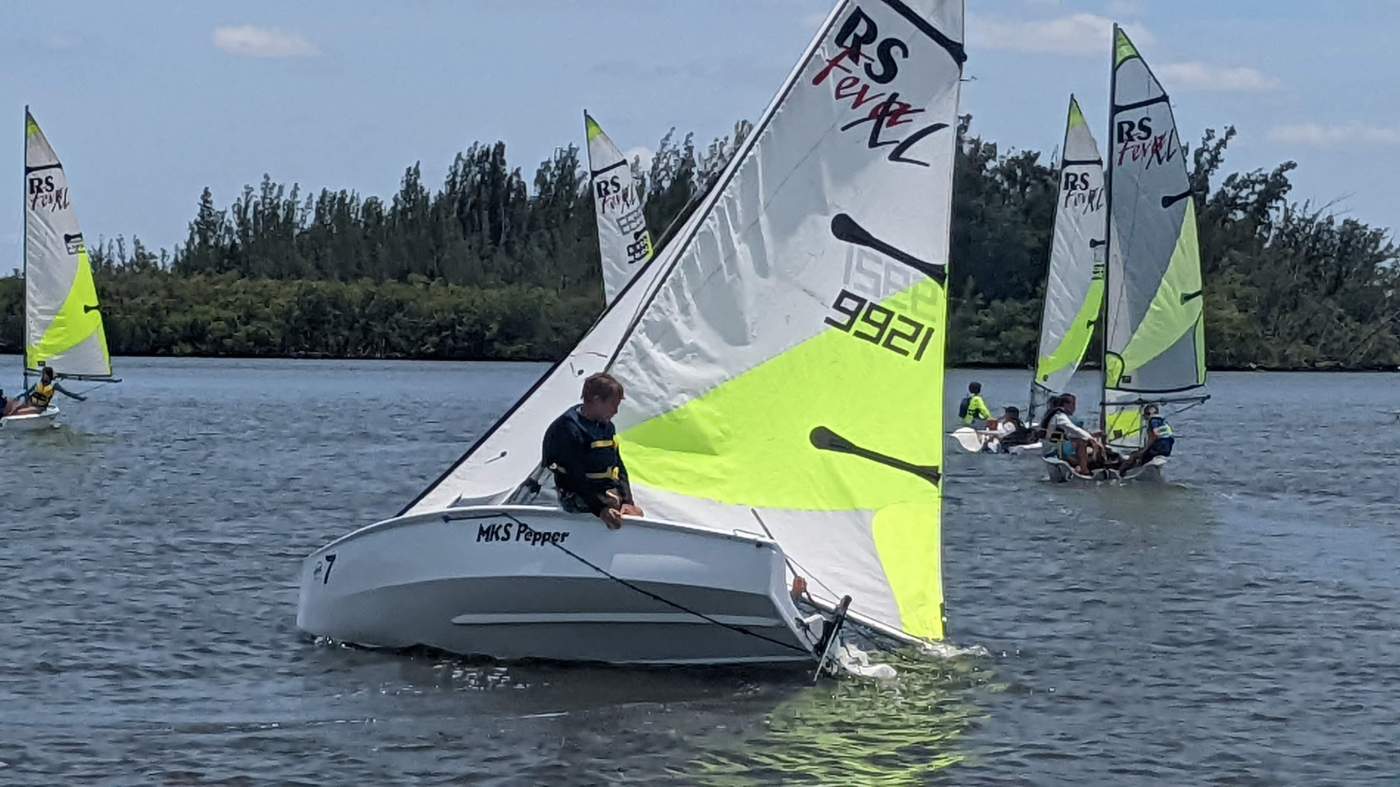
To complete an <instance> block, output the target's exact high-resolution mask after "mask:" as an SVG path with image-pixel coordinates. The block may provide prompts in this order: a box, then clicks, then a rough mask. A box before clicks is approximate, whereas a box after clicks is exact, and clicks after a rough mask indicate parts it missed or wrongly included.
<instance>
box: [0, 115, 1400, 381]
mask: <svg viewBox="0 0 1400 787" xmlns="http://www.w3.org/2000/svg"><path fill="white" fill-rule="evenodd" d="M970 122H971V121H970V118H964V119H963V123H962V126H961V128H960V133H961V145H960V151H959V155H958V159H957V165H956V166H957V176H956V178H955V181H954V183H955V186H954V205H953V233H952V254H951V260H952V265H951V268H952V277H951V278H950V280H949V284H950V292H951V300H952V310H951V317H950V327H949V341H950V358H951V359H952V361H953V362H954V363H963V364H986V365H1010V366H1025V365H1028V364H1030V363H1031V361H1032V360H1033V356H1034V353H1035V345H1036V337H1037V327H1038V324H1039V318H1040V310H1041V299H1042V297H1043V293H1044V279H1045V268H1046V264H1047V262H1048V250H1049V245H1050V235H1051V230H1052V226H1051V225H1052V223H1053V219H1054V211H1055V199H1056V184H1057V179H1058V175H1057V170H1056V167H1055V161H1054V158H1053V155H1051V156H1046V155H1044V154H1043V153H1041V152H1037V151H1009V152H1002V151H1001V150H1000V149H999V147H998V146H997V145H996V144H995V143H993V142H990V141H987V140H985V139H982V138H981V137H979V136H977V135H975V134H973V133H972V130H971V127H970ZM749 131H750V127H749V126H748V124H746V123H740V124H737V125H736V126H735V128H734V131H733V133H732V134H730V135H728V136H725V137H722V138H719V139H716V140H713V141H712V142H711V143H710V144H708V145H705V146H700V145H698V144H697V143H696V141H695V139H694V136H693V135H685V136H683V137H678V136H677V135H676V133H675V132H674V130H672V132H670V133H668V134H667V135H666V136H665V137H664V138H663V139H662V140H661V142H660V144H659V145H658V147H657V151H656V153H655V155H654V156H653V158H652V160H651V162H650V163H649V165H647V166H646V167H645V168H644V167H643V166H642V162H640V161H634V162H633V164H632V166H633V169H634V172H635V174H636V175H637V176H638V178H639V179H640V180H641V182H642V183H643V184H644V189H645V192H646V195H647V202H646V210H645V213H646V218H647V223H648V225H649V227H650V229H651V232H652V237H653V238H662V239H663V241H664V237H665V235H666V230H667V229H668V228H669V227H672V226H674V225H675V224H676V223H677V222H678V220H679V219H680V218H681V217H682V216H683V214H684V213H685V211H686V210H687V209H689V208H690V207H693V205H694V203H695V200H696V199H697V197H698V196H699V195H700V194H701V193H702V192H703V191H704V190H705V189H706V188H707V186H708V184H710V183H712V182H713V180H714V178H715V176H716V175H717V173H718V172H719V171H720V170H722V169H723V167H724V166H725V164H726V163H727V162H728V160H729V159H730V157H731V156H732V155H733V153H734V151H735V149H736V148H737V146H738V144H739V143H740V142H741V141H742V140H743V138H744V137H745V135H747V134H748V133H749ZM1234 136H1235V131H1234V129H1233V128H1227V129H1225V131H1224V132H1223V133H1219V134H1217V133H1215V132H1214V131H1207V132H1206V133H1205V136H1204V138H1203V139H1202V140H1201V144H1200V145H1198V146H1196V147H1195V148H1194V150H1193V151H1192V167H1191V181H1192V186H1193V193H1194V196H1195V199H1196V207H1197V215H1198V220H1199V233H1200V244H1201V252H1202V257H1203V269H1204V270H1203V275H1204V277H1205V296H1204V300H1205V309H1206V332H1207V353H1208V363H1209V364H1210V366H1211V367H1212V368H1251V367H1255V366H1258V367H1263V368H1348V369H1352V368H1395V367H1396V366H1400V289H1398V288H1397V285H1400V269H1397V266H1396V259H1397V248H1396V247H1395V245H1394V244H1393V243H1392V241H1391V239H1390V235H1389V231H1388V230H1386V229H1384V228H1378V227H1372V226H1368V225H1366V224H1364V223H1361V222H1358V221H1356V220H1353V219H1349V218H1345V217H1339V216H1336V215H1334V214H1333V213H1332V212H1330V211H1329V210H1328V209H1327V207H1326V206H1321V207H1318V206H1313V205H1310V204H1308V203H1299V202H1297V201H1294V200H1292V199H1291V198H1290V189H1291V184H1290V182H1289V179H1288V174H1289V172H1291V171H1292V170H1293V169H1294V168H1295V166H1296V165H1295V164H1294V163H1293V162H1285V163H1282V164H1280V165H1279V166H1277V167H1275V168H1273V169H1272V170H1256V171H1252V172H1236V173H1231V174H1222V168H1223V166H1224V162H1225V154H1226V150H1227V148H1228V146H1229V143H1230V141H1231V140H1232V139H1233V138H1234ZM89 251H90V254H91V257H92V261H93V266H94V272H95V274H96V276H97V279H98V287H99V291H100V294H101V296H102V299H103V314H104V316H105V320H106V326H107V335H108V340H109V344H110V346H111V349H112V351H113V352H114V353H116V354H119V355H121V354H128V355H205V356H221V355H229V356H325V357H350V358H364V357H376V358H437V359H501V360H521V359H540V360H543V359H552V358H557V357H559V356H561V355H562V354H564V353H565V352H566V351H567V350H568V349H569V348H570V347H571V346H572V345H573V343H574V341H575V340H576V339H577V338H578V337H579V336H580V335H581V334H582V332H583V331H584V330H586V329H587V326H588V325H589V323H590V322H591V321H592V319H593V318H594V316H595V315H596V314H597V312H598V311H599V310H600V309H601V307H602V283H601V277H600V268H599V261H598V243H597V232H596V227H595V224H594V213H593V205H592V199H591V196H590V193H589V189H588V175H587V171H586V168H585V165H584V163H583V161H582V160H581V158H580V154H579V150H578V149H577V148H576V147H574V146H572V145H570V146H567V147H563V148H559V149H558V150H556V151H555V152H554V154H553V155H552V156H551V157H550V158H549V159H547V160H545V161H543V162H541V163H540V164H539V166H537V167H536V168H535V171H534V174H533V177H532V178H531V179H530V180H529V181H527V180H526V178H525V175H524V173H523V171H522V170H521V168H520V167H518V166H513V165H512V164H511V163H510V161H509V160H508V158H507V155H506V146H505V143H503V142H496V143H495V144H492V145H485V144H480V143H478V144H474V145H472V146H471V147H469V148H468V149H467V150H465V151H463V152H462V153H460V154H458V155H457V156H456V158H455V159H454V161H453V162H452V164H451V166H450V167H449V168H448V171H447V174H446V176H445V178H444V179H443V182H442V184H441V185H440V186H438V187H436V188H430V187H429V185H428V184H426V183H424V181H423V177H422V174H421V169H420V166H419V165H418V164H414V165H413V166H411V167H409V168H407V169H406V170H405V172H404V175H403V178H402V181H401V183H400V187H399V190H398V192H397V193H396V194H394V195H392V196H391V197H389V198H388V199H384V198H381V197H378V196H362V195H360V194H358V193H356V192H353V191H345V190H341V191H330V190H327V189H323V190H321V191H320V192H316V193H310V192H306V193H304V192H303V191H302V189H301V187H300V186H299V185H298V184H291V185H287V184H283V183H279V182H277V181H274V180H273V179H272V178H271V177H270V176H264V177H263V179H262V182H261V183H260V184H259V185H258V186H257V187H256V188H255V187H253V186H247V187H245V188H244V189H243V191H242V193H241V194H239V195H238V196H237V197H235V198H234V199H233V200H232V202H230V203H228V204H227V205H226V206H223V207H221V206H220V205H219V204H218V203H217V201H216V200H215V198H214V195H213V193H212V192H211V191H210V190H209V189H207V188H206V189H205V190H204V192H203V193H202V194H201V195H200V197H199V200H198V204H197V207H196V211H195V216H194V218H193V220H192V221H191V222H190V224H189V232H188V236H187V238H186V240H185V242H184V243H182V244H180V245H178V246H176V248H174V249H173V250H165V249H161V250H158V251H157V250H152V249H150V248H148V247H146V246H145V245H144V244H142V243H141V241H140V240H139V239H137V238H133V239H132V240H131V242H130V243H128V242H127V241H126V239H125V238H123V237H116V238H114V239H111V240H103V241H99V242H97V243H95V244H93V245H92V246H91V247H90V249H89ZM22 312H23V281H22V280H21V279H20V277H19V275H18V273H16V274H15V275H12V276H10V277H7V278H4V279H0V349H3V350H5V351H11V352H17V351H19V348H20V344H21V337H22V333H23V325H22ZM1092 355H1093V353H1091V357H1092Z"/></svg>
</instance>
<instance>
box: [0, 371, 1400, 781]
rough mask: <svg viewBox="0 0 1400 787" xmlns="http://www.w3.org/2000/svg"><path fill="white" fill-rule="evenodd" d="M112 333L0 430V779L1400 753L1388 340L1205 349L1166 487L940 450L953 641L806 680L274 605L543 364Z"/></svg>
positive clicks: (1006, 392) (1398, 400) (1389, 770)
mask: <svg viewBox="0 0 1400 787" xmlns="http://www.w3.org/2000/svg"><path fill="white" fill-rule="evenodd" d="M119 365H120V367H121V368H120V372H121V373H122V374H123V375H124V376H125V377H126V378H127V381H126V382H125V383H124V384H123V385H120V386H115V387H111V388H108V389H105V390H102V391H98V392H97V395H95V396H94V397H93V398H92V400H91V401H90V402H88V403H86V404H83V405H73V406H71V407H69V406H68V405H64V406H65V407H67V408H68V409H69V411H70V414H69V418H68V419H67V420H68V426H67V427H66V428H64V429H60V430H55V431H53V432H51V433H45V434H41V435H29V436H19V435H13V434H12V435H4V434H0V446H3V449H0V450H3V451H4V456H5V459H6V461H5V462H4V473H3V474H0V496H3V501H4V506H3V508H4V511H5V513H4V514H3V515H0V523H3V530H0V532H3V534H4V541H3V549H0V578H3V580H4V585H3V590H0V621H3V627H0V646H3V648H4V652H5V656H6V658H5V659H4V661H3V663H0V763H3V765H0V783H17V784H28V783H42V784H52V783H73V782H80V781H82V782H86V781H93V782H112V783H152V782H154V783H181V784H184V783H235V784H238V783H250V782H270V781H276V782H282V783H303V784H327V783H350V784H391V783H419V784H423V783H429V784H430V783H462V782H481V783H502V784H517V783H519V784H539V783H548V784H567V783H600V782H607V783H631V784H655V783H658V782H674V783H683V784H726V785H727V784H751V783H773V782H779V781H781V782H785V783H810V784H850V783H888V784H904V783H912V784H920V783H933V784H957V785H978V784H1016V783H1025V784H1115V785H1117V784H1170V785H1177V784H1205V783H1219V784H1232V785H1238V784H1306V785H1317V784H1330V783H1335V784H1358V783H1367V782H1371V783H1377V784H1393V783H1395V780H1396V779H1397V778H1400V777H1397V774H1400V735H1397V734H1396V733H1395V730H1396V723H1397V721H1400V718H1397V717H1400V710H1397V709H1400V572H1397V571H1396V569H1395V565H1396V556H1397V554H1400V499H1397V497H1398V496H1400V468H1397V460H1396V459H1395V457H1396V456H1397V455H1400V424H1395V423H1392V422H1393V421H1394V417H1393V416H1388V415H1383V414H1381V412H1380V411H1392V410H1396V409H1400V393H1397V390H1400V389H1397V387H1396V383H1397V380H1396V377H1395V376H1393V375H1392V376H1386V375H1321V374H1319V375H1276V374H1237V375H1230V374H1220V375H1216V376H1215V377H1214V380H1213V383H1212V391H1213V393H1214V395H1215V398H1214V400H1213V401H1212V402H1211V403H1210V404H1209V405H1208V406H1206V407H1203V408H1198V409H1196V410H1193V411H1191V412H1190V413H1186V414H1184V415H1182V416H1180V417H1178V418H1175V419H1173V424H1174V425H1175V426H1176V428H1177V431H1178V432H1179V433H1181V434H1182V438H1181V440H1179V441H1178V445H1179V448H1180V450H1179V452H1178V456H1177V457H1176V458H1174V460H1173V463H1172V466H1171V468H1170V470H1171V475H1172V479H1173V481H1174V484H1173V485H1172V486H1170V487H1167V488H1165V489H1163V488H1153V489H1149V488H1131V487H1129V488H1116V489H1108V488H1101V489H1082V488H1074V487H1068V486H1060V487H1054V486H1050V485H1048V484H1045V483H1043V482H1041V481H1040V480H1039V478H1040V471H1039V468H1038V467H1037V466H1036V464H1035V463H1036V460H1034V459H1009V458H998V457H983V456H972V455H966V454H953V453H952V452H950V454H949V457H948V472H949V479H948V483H947V501H948V502H947V508H946V517H945V520H946V521H945V530H946V544H945V569H946V575H947V600H948V610H949V615H950V619H951V632H952V640H953V642H955V643H956V644H958V645H960V646H963V647H964V648H967V649H969V650H970V651H971V652H969V653H968V654H967V655H964V656H961V657H958V658H954V659H949V660H943V661H920V660H915V659H912V658H901V659H899V661H898V664H897V665H898V667H899V669H900V671H901V676H900V678H899V679H898V680H896V681H894V682H892V683H888V684H879V683H873V682H864V681H854V680H848V681H842V682H828V683H823V684H821V685H818V686H816V687H812V686H808V685H806V683H805V682H804V681H802V680H794V679H781V678H777V677H775V676H773V675H764V674H756V673H750V672H742V671H716V672H678V671H665V670H652V671H648V670H622V669H604V668H566V667H558V666H539V665H535V666H499V665H492V664H483V663H468V662H464V661H461V660H457V659H452V658H446V657H440V656H425V655H419V656H415V657H405V656H397V655H386V654H379V653H372V652H364V651H357V650H351V649H345V648H338V647H333V646H325V645H318V644H316V643H314V642H311V641H309V640H307V639H306V638H304V637H303V636H301V635H300V634H299V633H298V632H297V631H296V629H295V627H294V625H293V618H294V614H295V606H296V588H295V585H294V580H295V576H296V571H297V567H298V563H299V560H300V559H301V557H302V556H303V555H305V554H306V553H307V552H309V551H311V550H312V549H313V548H315V547H316V546H318V545H319V544H321V543H323V542H324V541H326V540H328V539H330V538H331V537H334V536H336V535H339V534H341V533H343V532H344V531H346V530H348V529H350V528H351V527H354V526H358V525H361V524H365V523H368V522H370V521H373V520H375V519H377V518H382V517H384V516H387V515H390V514H392V513H394V512H395V511H396V510H397V509H398V507H399V506H400V505H401V504H402V503H403V502H405V501H406V500H407V499H409V498H410V497H412V496H413V494H415V493H416V492H417V491H418V490H419V488H420V487H421V486H422V485H423V484H424V483H426V482H427V481H428V480H430V479H431V478H433V477H435V476H436V475H437V473H438V472H439V471H440V470H441V469H442V468H443V467H445V466H446V464H447V463H448V462H449V461H451V460H452V459H453V458H455V457H456V456H457V454H458V453H460V450H461V447H462V444H463V438H464V436H465V435H466V434H472V433H476V432H478V431H479V430H481V429H482V428H484V427H485V426H486V425H488V424H489V423H490V421H491V420H492V419H493V418H494V416H495V414H496V413H498V412H500V411H501V410H503V409H504V408H505V407H507V406H508V405H509V404H510V403H511V402H512V401H513V400H514V398H515V397H516V396H517V394H518V393H519V392H521V391H523V390H524V389H525V388H526V387H527V386H528V385H529V384H530V382H531V381H532V380H533V379H534V377H535V375H537V374H538V373H539V371H540V367H538V366H530V365H498V364H417V363H378V362H375V363H355V362H316V361H307V362H296V361H271V362H264V361H259V362H253V361H213V360H181V361H173V360H136V359H131V360H123V361H122V362H120V363H119ZM0 368H10V369H13V368H17V362H16V363H10V362H9V359H0ZM973 376H975V377H977V378H978V379H980V380H981V381H982V382H983V384H984V385H985V386H986V389H987V393H988V396H987V398H988V401H989V402H990V403H991V404H992V405H993V406H997V405H999V404H1002V403H1011V402H1013V401H1017V400H1021V399H1023V398H1024V394H1023V387H1024V385H1025V380H1026V377H1025V375H1024V374H1022V373H1015V372H977V373H976V374H975V375H974V374H972V373H954V374H952V375H951V376H950V380H949V396H948V398H949V401H948V410H949V414H950V415H951V414H952V411H953V410H954V409H955V408H956V400H957V398H958V397H959V395H960V392H961V390H962V389H963V388H964V387H965V384H966V382H967V381H968V380H969V379H972V377H973ZM950 445H951V444H950ZM978 648H984V649H985V652H982V651H979V650H977V649H978Z"/></svg>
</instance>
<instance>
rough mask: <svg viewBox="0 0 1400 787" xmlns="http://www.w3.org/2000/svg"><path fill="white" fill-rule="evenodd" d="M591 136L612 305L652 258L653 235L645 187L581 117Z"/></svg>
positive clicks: (591, 175)
mask: <svg viewBox="0 0 1400 787" xmlns="http://www.w3.org/2000/svg"><path fill="white" fill-rule="evenodd" d="M583 126H584V133H585V134H586V136H587V138H588V179H589V184H590V188H591V191H592V192H593V208H594V211H595V212H596V213H597V218H598V251H599V257H600V259H601V262H602V266H603V297H604V299H605V303H612V302H613V301H614V300H615V299H616V298H617V296H618V293H620V292H622V290H623V288H625V287H626V286H627V283H628V282H630V281H631V280H632V277H633V276H635V275H636V274H637V273H638V272H639V271H640V270H641V269H642V267H643V266H645V265H646V263H647V262H648V261H649V260H650V259H651V258H652V256H653V253H654V249H653V248H652V243H651V235H650V233H648V232H647V220H646V216H644V215H643V214H642V197H643V195H642V189H641V184H640V183H638V182H637V179H636V178H634V177H633V176H632V165H631V162H629V161H628V160H627V157H626V156H623V155H622V151H620V150H618V149H617V145H615V144H613V141H612V139H610V138H609V137H608V135H607V134H605V133H603V128H602V126H599V125H598V121H596V120H594V119H593V116H592V115H589V114H588V113H587V112H584V113H583Z"/></svg>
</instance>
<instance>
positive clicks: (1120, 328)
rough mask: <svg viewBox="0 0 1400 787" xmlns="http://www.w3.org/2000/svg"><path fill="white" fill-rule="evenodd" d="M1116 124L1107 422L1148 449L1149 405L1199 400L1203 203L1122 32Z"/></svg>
mask: <svg viewBox="0 0 1400 787" xmlns="http://www.w3.org/2000/svg"><path fill="white" fill-rule="evenodd" d="M1110 95H1111V98H1110V101H1111V109H1110V115H1109V134H1110V135H1112V136H1111V146H1110V149H1109V150H1110V153H1109V170H1108V171H1109V175H1108V195H1109V197H1108V203H1109V217H1108V241H1109V254H1108V281H1107V284H1106V288H1107V302H1106V304H1105V320H1106V323H1107V325H1106V333H1105V347H1104V414H1105V431H1106V433H1107V435H1108V438H1109V440H1110V442H1112V443H1114V444H1115V445H1119V446H1122V447H1133V446H1136V445H1140V444H1141V442H1142V438H1143V435H1142V419H1141V413H1140V409H1141V405H1142V404H1145V403H1146V402H1154V401H1155V402H1161V401H1172V400H1182V399H1200V398H1201V395H1200V394H1199V393H1192V392H1193V391H1196V389H1199V388H1200V387H1201V386H1203V385H1205V382H1206V362H1205V323H1204V316H1203V311H1202V303H1201V254H1200V246H1199V244H1198V242H1197V238H1196V201H1195V199H1193V197H1192V194H1191V182H1190V179H1189V177H1188V174H1187V169H1186V151H1185V149H1184V148H1183V147H1182V144H1181V140H1180V138H1179V136H1178V133H1177V127H1176V118H1175V117H1174V116H1173V114H1172V108H1171V102H1170V99H1169V97H1168V96H1167V93H1166V91H1165V90H1164V89H1163V88H1162V85H1161V83H1160V82H1158V81H1157V78H1156V76H1154V75H1153V73H1152V69H1150V68H1148V66H1147V63H1146V61H1144V60H1143V58H1142V55H1141V54H1140V53H1139V52H1138V50H1137V48H1136V47H1135V46H1134V45H1133V43H1132V41H1130V40H1129V39H1128V36H1127V34H1126V33H1125V32H1123V30H1122V29H1120V28H1118V27H1116V26H1115V27H1114V31H1113V79H1112V90H1111V93H1110Z"/></svg>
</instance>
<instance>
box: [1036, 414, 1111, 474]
mask: <svg viewBox="0 0 1400 787" xmlns="http://www.w3.org/2000/svg"><path fill="white" fill-rule="evenodd" d="M1076 404H1077V400H1076V398H1075V396H1074V394H1063V395H1061V396H1059V397H1057V398H1054V399H1051V400H1050V407H1049V409H1048V410H1046V412H1045V419H1044V420H1043V421H1041V428H1042V429H1044V430H1045V437H1046V439H1047V440H1048V441H1049V443H1050V446H1051V451H1050V452H1049V453H1048V454H1047V455H1048V456H1054V457H1055V458H1056V459H1059V460H1060V461H1062V462H1066V463H1069V464H1072V465H1074V466H1075V469H1076V470H1078V472H1079V474H1080V475H1089V457H1090V456H1091V454H1092V453H1093V451H1095V450H1098V451H1102V450H1103V444H1102V443H1100V442H1099V440H1098V438H1096V437H1094V436H1093V435H1092V434H1090V433H1089V432H1087V431H1085V429H1084V428H1083V427H1081V426H1080V425H1079V424H1076V423H1075V422H1074V419H1072V418H1070V416H1072V415H1074V408H1075V405H1076Z"/></svg>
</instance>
